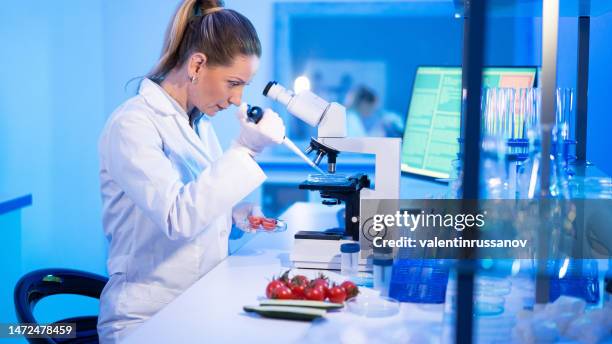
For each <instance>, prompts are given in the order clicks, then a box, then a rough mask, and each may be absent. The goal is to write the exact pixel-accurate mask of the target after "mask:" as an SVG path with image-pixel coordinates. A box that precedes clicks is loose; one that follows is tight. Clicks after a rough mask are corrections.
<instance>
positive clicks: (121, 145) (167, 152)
mask: <svg viewBox="0 0 612 344" xmlns="http://www.w3.org/2000/svg"><path fill="white" fill-rule="evenodd" d="M194 127H195V130H194V129H193V128H191V127H190V126H189V120H188V116H187V114H186V113H185V111H183V109H182V108H181V107H180V106H179V105H178V103H177V102H176V101H174V99H172V98H171V97H170V96H169V95H168V94H167V93H166V92H165V91H164V90H163V89H162V88H161V87H160V86H159V85H157V84H156V83H154V82H152V81H151V80H148V79H144V80H143V82H142V84H141V86H140V90H139V94H138V95H137V96H135V97H133V98H131V99H129V100H128V101H126V102H125V103H124V104H123V105H121V106H120V107H119V108H118V109H117V110H116V111H115V112H114V113H113V114H112V115H111V117H110V118H109V119H108V122H107V124H106V127H105V128H104V131H103V133H102V136H101V138H100V143H99V151H100V185H101V192H102V202H103V214H102V216H103V219H102V220H103V226H104V232H105V234H106V237H107V238H108V240H109V255H108V261H107V268H108V273H109V276H110V279H109V282H108V284H107V285H106V286H105V288H104V290H103V292H102V296H101V299H100V315H99V320H98V333H99V335H100V340H101V342H102V343H114V342H117V341H119V340H121V339H123V338H125V336H126V335H128V334H129V333H130V332H131V331H132V330H133V329H134V328H135V327H136V326H137V325H139V324H140V323H142V322H143V321H145V320H146V319H148V318H149V317H151V316H152V315H153V314H155V313H156V312H157V311H159V310H160V309H161V308H162V307H164V306H165V305H166V304H168V303H169V302H170V301H172V300H173V299H174V298H176V297H177V296H178V295H179V294H181V293H182V292H183V291H185V290H186V289H187V288H188V287H189V286H191V285H192V284H193V283H195V282H196V281H197V280H198V279H199V278H201V277H202V276H203V275H204V274H206V273H207V272H208V271H210V270H211V269H212V268H213V267H214V266H215V265H217V264H218V263H219V262H220V261H221V260H223V259H224V258H225V257H226V256H227V245H228V238H229V231H230V229H231V221H232V219H231V210H232V208H233V206H234V205H236V204H237V203H238V202H239V201H240V200H241V199H243V198H244V197H245V196H247V195H248V194H249V193H250V192H251V191H253V190H254V189H255V188H257V187H258V186H259V185H261V183H263V181H264V180H265V174H264V173H263V171H262V170H261V168H260V167H259V166H258V165H257V163H256V162H255V161H254V160H253V158H252V157H251V156H250V155H249V154H248V152H247V150H246V149H241V148H239V147H233V148H230V149H229V150H227V151H226V152H225V153H223V152H222V150H221V147H220V145H219V141H218V139H217V136H216V134H215V132H214V130H213V128H212V126H211V123H210V121H209V119H208V118H207V117H206V115H204V116H202V117H201V118H200V119H199V120H198V121H197V122H196V124H195V125H194ZM203 311H205V312H213V311H214V310H212V309H209V310H203Z"/></svg>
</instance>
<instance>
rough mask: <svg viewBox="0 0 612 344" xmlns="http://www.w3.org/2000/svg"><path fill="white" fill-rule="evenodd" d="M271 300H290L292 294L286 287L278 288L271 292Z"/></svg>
mask: <svg viewBox="0 0 612 344" xmlns="http://www.w3.org/2000/svg"><path fill="white" fill-rule="evenodd" d="M271 298H272V299H279V300H292V299H293V293H292V292H291V289H289V287H287V286H286V285H283V286H280V287H278V288H276V289H274V290H273V291H272V297H271Z"/></svg>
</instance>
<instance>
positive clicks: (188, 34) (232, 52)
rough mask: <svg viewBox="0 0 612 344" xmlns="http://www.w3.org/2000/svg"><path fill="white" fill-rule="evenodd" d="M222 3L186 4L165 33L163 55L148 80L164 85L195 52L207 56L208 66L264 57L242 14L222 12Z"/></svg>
mask: <svg viewBox="0 0 612 344" xmlns="http://www.w3.org/2000/svg"><path fill="white" fill-rule="evenodd" d="M223 5H224V4H223V1H221V0H184V1H183V2H182V3H181V5H180V6H179V7H178V9H177V11H176V14H175V15H174V18H173V19H172V21H171V22H170V25H169V26H168V29H167V31H166V38H165V41H164V46H163V49H162V54H161V57H160V59H159V62H158V63H157V66H156V67H155V68H154V69H153V70H152V71H151V72H150V73H149V75H148V77H149V78H150V79H152V80H154V81H156V82H161V80H163V79H164V78H165V76H166V75H167V74H168V72H170V71H171V70H172V69H173V68H175V67H177V66H180V65H182V64H183V63H184V62H185V61H186V60H187V58H188V57H189V56H190V55H191V54H192V53H194V52H201V53H204V54H205V55H206V56H207V62H206V63H207V65H209V66H214V65H229V64H231V62H232V60H233V58H234V57H235V56H236V55H239V54H242V55H247V56H248V55H256V56H258V57H260V56H261V43H260V42H259V37H258V36H257V32H256V31H255V28H254V27H253V24H251V22H250V21H249V20H248V19H247V18H246V17H245V16H243V15H242V14H240V13H238V12H236V11H234V10H230V9H225V8H223Z"/></svg>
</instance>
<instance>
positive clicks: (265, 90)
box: [263, 81, 278, 96]
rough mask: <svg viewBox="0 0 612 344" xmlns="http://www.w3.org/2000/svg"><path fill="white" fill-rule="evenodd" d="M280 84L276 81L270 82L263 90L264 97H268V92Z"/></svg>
mask: <svg viewBox="0 0 612 344" xmlns="http://www.w3.org/2000/svg"><path fill="white" fill-rule="evenodd" d="M276 84H278V83H277V82H276V81H270V82H268V84H267V85H266V87H265V88H264V90H263V95H264V96H267V95H268V91H270V88H272V86H274V85H276Z"/></svg>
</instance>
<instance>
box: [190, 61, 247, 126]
mask: <svg viewBox="0 0 612 344" xmlns="http://www.w3.org/2000/svg"><path fill="white" fill-rule="evenodd" d="M200 55H201V54H200ZM202 56H203V55H202ZM193 58H194V57H192V63H190V67H189V69H190V75H192V76H196V77H197V79H196V81H195V82H193V83H191V84H190V85H189V89H188V92H189V94H188V107H189V108H191V107H192V106H195V107H196V108H198V110H200V111H201V112H203V113H205V114H207V115H209V116H214V115H215V114H216V113H217V111H220V110H223V109H226V108H227V107H229V106H230V104H233V105H236V106H239V105H240V103H241V99H242V91H243V90H244V86H246V85H247V84H248V83H249V82H251V79H252V78H253V76H254V75H255V72H256V71H257V68H258V67H259V58H258V57H257V56H255V55H251V56H245V55H239V56H236V57H235V58H234V60H233V61H232V63H231V64H230V65H229V66H213V67H208V66H206V64H205V63H200V64H199V65H198V63H197V60H196V61H195V63H193ZM203 58H204V59H205V57H203ZM200 61H201V62H203V61H202V60H200Z"/></svg>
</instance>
